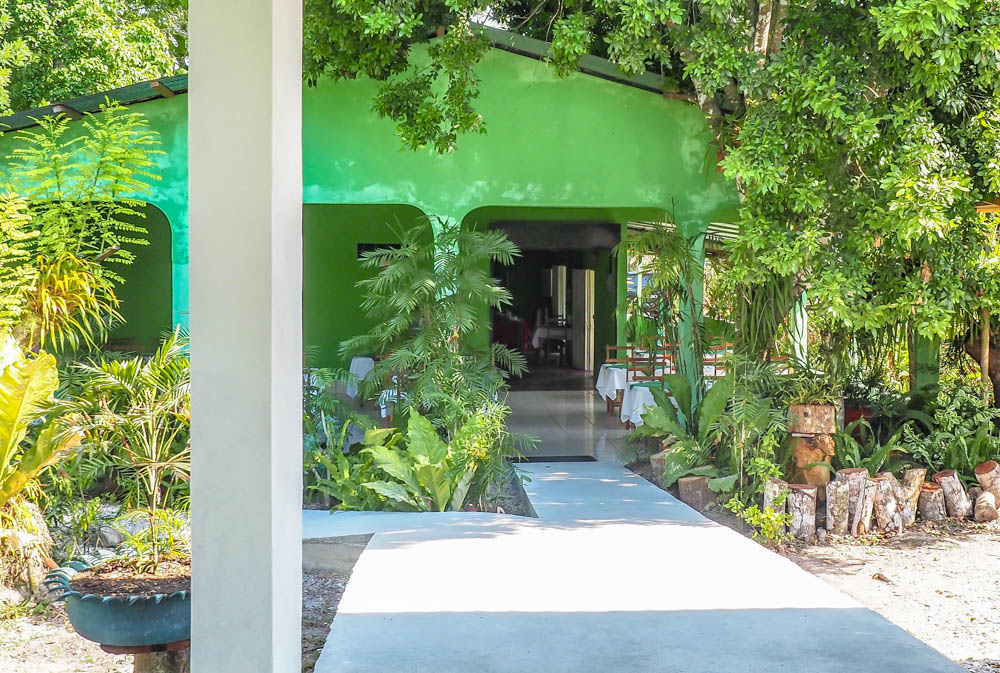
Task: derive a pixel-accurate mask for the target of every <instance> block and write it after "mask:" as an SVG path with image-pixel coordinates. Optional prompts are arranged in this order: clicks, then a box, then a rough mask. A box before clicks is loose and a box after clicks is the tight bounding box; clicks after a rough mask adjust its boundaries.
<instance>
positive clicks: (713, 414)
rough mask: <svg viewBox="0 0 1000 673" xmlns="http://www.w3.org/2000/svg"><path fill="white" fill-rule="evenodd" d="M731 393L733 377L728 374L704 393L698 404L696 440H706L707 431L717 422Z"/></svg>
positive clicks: (704, 441) (703, 441)
mask: <svg viewBox="0 0 1000 673" xmlns="http://www.w3.org/2000/svg"><path fill="white" fill-rule="evenodd" d="M732 395H733V379H732V377H730V376H727V377H726V378H724V379H722V380H720V381H716V382H715V385H713V386H712V387H711V388H709V389H708V392H706V393H705V397H704V398H703V399H702V401H701V404H700V405H698V441H699V442H701V443H702V444H704V443H706V442H707V440H708V436H709V432H710V431H711V430H712V428H713V427H714V426H715V425H717V424H718V422H719V419H720V418H721V417H722V414H723V413H724V412H725V410H726V404H728V403H729V398H730V397H732Z"/></svg>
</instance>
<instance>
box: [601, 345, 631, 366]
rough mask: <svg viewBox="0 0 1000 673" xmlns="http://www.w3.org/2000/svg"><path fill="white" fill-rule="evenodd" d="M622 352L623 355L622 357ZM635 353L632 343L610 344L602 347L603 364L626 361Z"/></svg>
mask: <svg viewBox="0 0 1000 673" xmlns="http://www.w3.org/2000/svg"><path fill="white" fill-rule="evenodd" d="M622 353H624V354H625V357H622ZM634 353H635V346H633V345H632V344H625V345H624V346H617V345H616V346H612V345H610V344H608V345H606V346H605V347H604V362H605V364H622V363H625V362H627V361H628V359H629V358H630V357H631V356H632V355H633V354H634Z"/></svg>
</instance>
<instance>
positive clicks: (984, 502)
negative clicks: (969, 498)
mask: <svg viewBox="0 0 1000 673" xmlns="http://www.w3.org/2000/svg"><path fill="white" fill-rule="evenodd" d="M974 516H975V518H976V521H977V522H978V523H986V522H987V521H996V520H997V519H1000V512H997V498H996V496H995V495H993V493H992V492H991V491H983V492H982V493H980V494H979V497H978V498H976V505H975V508H974Z"/></svg>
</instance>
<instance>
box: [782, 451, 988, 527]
mask: <svg viewBox="0 0 1000 673" xmlns="http://www.w3.org/2000/svg"><path fill="white" fill-rule="evenodd" d="M975 475H976V480H977V481H978V482H979V485H978V486H973V487H972V488H970V489H969V490H968V491H966V489H965V486H964V485H963V484H962V482H961V480H959V478H958V475H957V473H956V472H955V470H942V471H941V472H938V473H937V474H935V475H933V476H932V477H931V480H930V481H925V479H926V476H927V470H926V468H922V467H914V468H910V469H908V470H905V471H904V472H903V475H902V481H900V480H899V479H897V478H896V475H894V474H893V473H892V472H878V473H876V474H874V475H871V474H869V472H868V470H867V469H865V468H863V467H857V468H847V469H843V470H838V471H837V473H836V474H835V475H834V477H833V480H832V481H830V482H829V483H827V484H826V485H824V486H818V485H816V484H789V483H787V482H785V481H782V480H780V479H772V480H770V481H769V482H768V483H767V484H766V485H765V488H764V502H763V505H764V508H765V510H766V509H767V508H770V509H771V510H772V511H773V512H775V513H778V514H786V513H787V514H790V515H791V516H790V520H789V524H788V531H787V532H788V533H790V534H791V535H792V536H794V537H796V538H798V539H800V540H806V541H810V542H811V541H814V540H815V539H816V538H817V535H818V534H820V533H823V534H825V533H831V534H833V535H852V536H859V535H865V534H867V533H871V532H875V531H881V532H886V533H888V532H893V533H901V532H902V531H903V529H904V528H906V527H907V526H910V525H912V524H913V523H914V522H916V520H917V515H918V514H919V515H920V517H921V518H922V519H923V520H925V521H940V520H941V519H944V518H956V519H962V518H968V517H974V518H975V520H976V521H977V522H980V523H982V522H988V521H995V520H996V519H997V518H1000V512H998V509H997V505H998V503H1000V464H998V463H997V462H996V461H994V460H989V461H986V462H985V463H982V464H981V465H978V466H977V467H976V468H975ZM820 489H822V491H823V496H825V497H824V498H822V499H820V498H819V497H818V496H819V495H820ZM782 496H784V497H782ZM823 501H825V504H826V507H825V511H823V510H820V508H819V507H818V504H819V503H820V502H823ZM817 514H819V517H817ZM817 518H822V519H823V520H824V521H823V523H824V525H823V526H818V523H819V522H818V521H817Z"/></svg>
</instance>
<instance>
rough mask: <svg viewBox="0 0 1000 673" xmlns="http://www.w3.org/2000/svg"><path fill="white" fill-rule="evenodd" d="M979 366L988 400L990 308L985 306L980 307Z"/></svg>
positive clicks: (985, 395)
mask: <svg viewBox="0 0 1000 673" xmlns="http://www.w3.org/2000/svg"><path fill="white" fill-rule="evenodd" d="M979 316H980V318H979V322H980V326H979V330H980V331H979V343H980V347H979V368H980V369H981V370H982V377H983V379H982V380H983V396H984V397H985V398H986V400H989V398H990V392H989V391H990V387H991V385H992V383H993V382H992V381H990V331H991V330H990V310H989V309H988V308H986V307H985V306H983V307H981V308H980V309H979Z"/></svg>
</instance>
